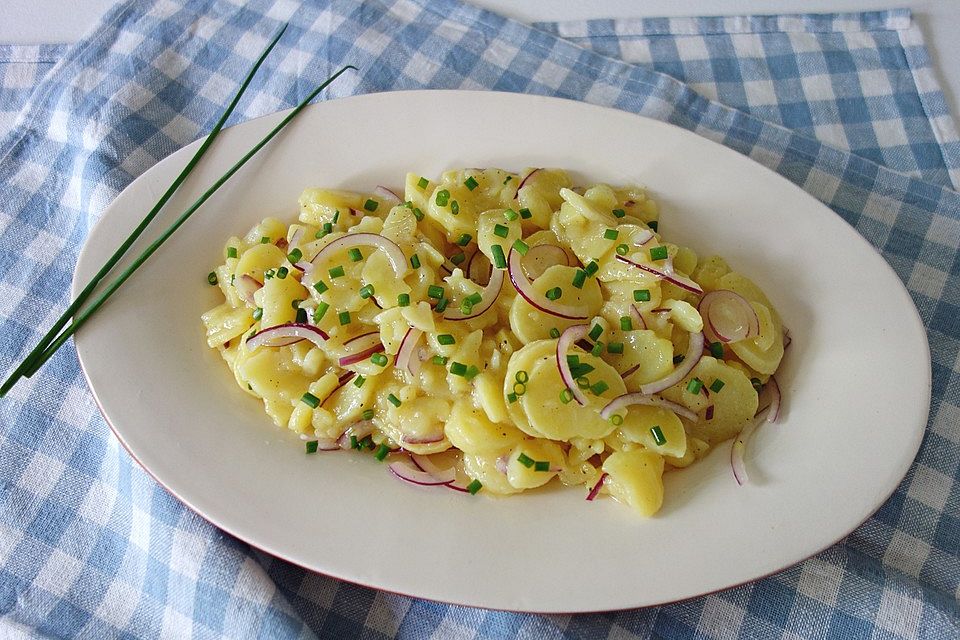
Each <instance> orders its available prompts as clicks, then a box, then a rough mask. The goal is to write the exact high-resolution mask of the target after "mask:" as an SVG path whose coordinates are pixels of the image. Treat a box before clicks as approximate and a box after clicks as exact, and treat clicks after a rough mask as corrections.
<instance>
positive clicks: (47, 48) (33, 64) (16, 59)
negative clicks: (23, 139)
mask: <svg viewBox="0 0 960 640" xmlns="http://www.w3.org/2000/svg"><path fill="white" fill-rule="evenodd" d="M66 51H67V47H66V45H60V44H39V45H13V44H0V139H3V137H4V136H5V135H6V134H7V132H9V131H10V129H12V128H13V125H14V123H15V122H16V119H17V116H18V115H19V114H20V112H21V111H23V109H24V107H26V105H27V102H28V101H29V99H30V96H31V95H33V91H34V88H35V87H36V86H37V85H38V84H39V83H40V80H41V79H42V78H43V76H45V75H46V74H47V72H48V71H49V70H50V69H51V68H52V67H53V65H54V63H56V62H57V60H59V59H60V58H62V57H63V55H64V54H65V53H66Z"/></svg>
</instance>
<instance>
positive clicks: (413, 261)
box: [410, 254, 420, 269]
mask: <svg viewBox="0 0 960 640" xmlns="http://www.w3.org/2000/svg"><path fill="white" fill-rule="evenodd" d="M410 266H411V267H413V268H414V269H419V268H420V256H418V255H417V254H413V255H412V256H410Z"/></svg>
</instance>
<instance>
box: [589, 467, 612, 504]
mask: <svg viewBox="0 0 960 640" xmlns="http://www.w3.org/2000/svg"><path fill="white" fill-rule="evenodd" d="M606 479H607V474H606V473H601V474H600V479H599V480H597V484H595V485H593V489H590V493H588V494H587V502H593V499H594V498H596V497H597V494H598V493H600V488H601V487H603V483H604V482H605V481H606Z"/></svg>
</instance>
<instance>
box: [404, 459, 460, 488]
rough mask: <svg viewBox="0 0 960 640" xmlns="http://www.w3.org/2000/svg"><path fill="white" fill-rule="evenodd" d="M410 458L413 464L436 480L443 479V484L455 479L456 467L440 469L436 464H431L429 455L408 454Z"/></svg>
mask: <svg viewBox="0 0 960 640" xmlns="http://www.w3.org/2000/svg"><path fill="white" fill-rule="evenodd" d="M410 459H411V460H413V464H415V465H417V467H419V469H420V470H421V471H424V472H426V473H429V474H430V475H431V476H433V477H434V478H436V479H437V480H441V481H443V484H447V483H448V482H453V481H454V480H456V479H457V469H456V467H449V468H447V469H441V468H440V467H438V466H437V465H435V464H433V461H432V460H431V459H430V456H422V455H420V454H418V453H413V454H410Z"/></svg>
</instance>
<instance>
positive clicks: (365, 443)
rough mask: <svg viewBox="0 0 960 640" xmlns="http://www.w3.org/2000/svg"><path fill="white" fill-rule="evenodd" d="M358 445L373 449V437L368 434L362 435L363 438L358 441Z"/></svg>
mask: <svg viewBox="0 0 960 640" xmlns="http://www.w3.org/2000/svg"><path fill="white" fill-rule="evenodd" d="M360 446H362V447H366V448H367V449H374V448H375V447H376V445H375V444H373V438H372V437H370V436H366V437H364V439H363V440H361V441H360Z"/></svg>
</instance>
